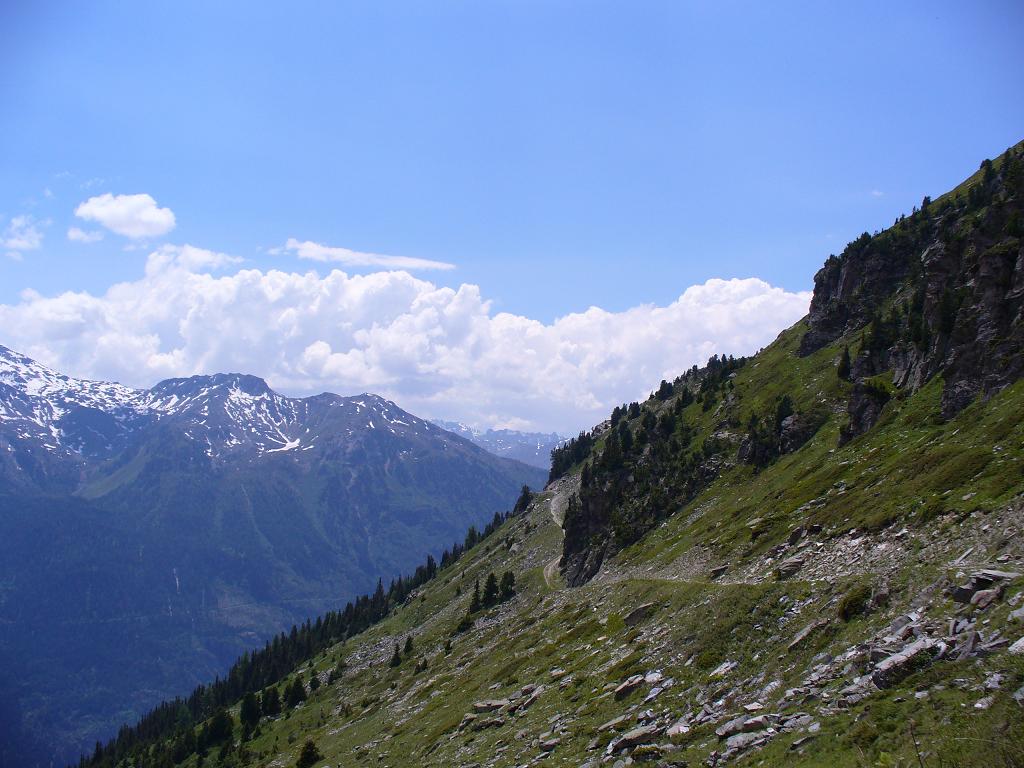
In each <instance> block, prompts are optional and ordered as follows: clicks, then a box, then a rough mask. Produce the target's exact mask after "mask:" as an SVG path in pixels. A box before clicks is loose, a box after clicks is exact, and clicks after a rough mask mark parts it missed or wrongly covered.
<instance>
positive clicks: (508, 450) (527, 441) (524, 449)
mask: <svg viewBox="0 0 1024 768" xmlns="http://www.w3.org/2000/svg"><path fill="white" fill-rule="evenodd" d="M434 424H436V425H437V426H439V427H441V428H442V429H446V430H448V431H449V432H453V433H454V434H456V435H459V436H460V437H464V438H466V439H467V440H469V441H470V442H473V443H476V444H477V445H479V446H480V447H481V448H483V449H484V450H485V451H489V452H490V453H493V454H494V455H495V456H501V457H503V458H506V459H515V460H516V461H521V462H523V463H525V464H529V465H530V466H533V467H538V468H540V469H544V470H546V469H548V468H550V467H551V451H552V449H554V448H557V447H558V446H559V445H561V444H562V443H564V442H565V441H566V440H567V439H568V438H565V437H562V436H561V435H559V434H556V433H555V432H551V433H547V434H545V433H543V432H519V431H517V430H514V429H487V430H482V429H475V428H473V427H470V426H468V425H466V424H461V423H459V422H456V421H439V420H434Z"/></svg>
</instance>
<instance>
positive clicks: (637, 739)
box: [614, 725, 661, 749]
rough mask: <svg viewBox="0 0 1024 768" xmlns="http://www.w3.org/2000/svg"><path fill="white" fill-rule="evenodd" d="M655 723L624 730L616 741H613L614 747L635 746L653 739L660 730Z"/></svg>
mask: <svg viewBox="0 0 1024 768" xmlns="http://www.w3.org/2000/svg"><path fill="white" fill-rule="evenodd" d="M660 730H661V729H660V728H658V726H656V725H641V726H640V727H639V728H634V729H633V730H631V731H626V732H625V733H624V734H622V737H621V738H620V739H618V741H616V742H614V744H615V749H622V748H623V747H625V748H627V749H628V748H630V747H636V746H639V745H640V744H645V743H646V742H648V741H650V740H651V739H653V738H654V737H655V736H657V735H658V733H659V732H660Z"/></svg>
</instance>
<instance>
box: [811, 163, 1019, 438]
mask: <svg viewBox="0 0 1024 768" xmlns="http://www.w3.org/2000/svg"><path fill="white" fill-rule="evenodd" d="M986 163H987V161H986ZM983 170H984V173H983V174H979V178H978V179H977V180H976V181H975V182H974V184H973V186H972V188H971V189H970V190H969V193H968V194H967V195H966V196H962V195H961V196H956V197H954V198H953V199H947V200H944V201H942V203H939V204H932V205H928V206H926V207H924V208H923V209H922V210H921V211H919V212H915V213H914V215H913V216H911V217H909V218H907V219H906V220H901V221H899V222H897V224H896V225H895V226H894V227H893V228H891V229H889V230H887V231H885V232H882V233H879V234H876V235H874V236H871V235H868V234H867V233H864V234H863V235H861V236H860V237H859V238H858V239H857V240H855V241H853V242H852V243H850V244H849V245H848V246H847V248H846V250H845V251H844V252H843V253H842V255H841V256H838V257H836V256H832V257H829V259H828V261H827V262H826V263H825V265H824V266H823V267H822V268H821V270H819V272H818V273H817V274H816V275H815V277H814V297H813V299H812V301H811V307H810V311H809V314H808V325H809V329H808V331H807V333H806V334H805V335H804V337H803V339H802V340H801V344H800V353H801V354H803V355H807V354H810V353H812V352H815V351H816V350H818V349H821V348H822V347H824V346H826V345H828V344H830V343H832V342H833V341H835V340H836V339H839V338H840V337H842V336H844V335H847V334H850V333H853V332H856V331H858V330H863V332H864V336H863V337H862V338H863V343H862V344H861V345H860V354H859V355H858V357H857V359H856V360H854V361H853V366H852V369H853V370H852V373H853V379H854V381H855V384H856V383H857V382H863V380H864V379H867V378H868V377H871V376H876V375H878V374H882V373H886V374H891V376H892V383H893V384H894V385H895V386H896V387H898V388H906V389H909V390H910V391H914V390H917V389H919V388H920V387H922V386H924V385H925V384H926V383H927V382H928V381H929V380H931V379H932V378H933V377H934V376H936V375H940V374H941V375H942V377H943V380H944V382H945V384H944V389H943V396H942V413H943V416H944V417H946V418H950V417H952V416H954V415H956V414H957V413H958V412H959V411H961V410H963V409H964V408H965V407H967V406H968V405H969V404H970V403H971V402H972V401H973V400H975V399H976V398H977V397H979V396H981V397H987V396H990V395H992V394H994V393H996V392H998V391H999V390H1000V389H1002V388H1003V387H1005V386H1007V385H1009V384H1011V383H1013V382H1014V381H1016V380H1018V379H1020V378H1021V377H1022V376H1024V354H1022V353H1021V350H1022V349H1024V312H1022V311H1024V245H1022V239H1021V232H1020V231H1018V230H1019V229H1020V225H1019V221H1020V217H1021V215H1022V212H1024V181H1022V180H1024V154H1022V152H1021V150H1020V149H1019V148H1018V149H1015V150H1011V151H1010V153H1009V154H1008V155H1007V157H1006V159H1004V161H1003V163H1002V164H1001V166H1000V167H999V168H998V169H997V168H996V167H995V166H994V165H992V164H991V163H988V164H987V165H985V164H983ZM891 307H895V308H896V311H892V310H891V309H890V308H891ZM878 394H879V393H878V392H870V391H867V390H865V389H864V388H862V387H858V386H855V387H854V391H853V394H852V396H851V399H850V406H849V413H850V425H849V427H848V429H847V430H846V431H845V432H844V439H850V438H851V437H855V436H857V435H859V434H862V433H863V432H864V431H866V430H867V429H870V427H871V426H873V424H874V423H875V422H876V421H877V419H878V415H879V412H880V411H881V408H882V407H883V406H884V404H885V403H884V398H880V397H879V396H878Z"/></svg>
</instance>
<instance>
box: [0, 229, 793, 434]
mask: <svg viewBox="0 0 1024 768" xmlns="http://www.w3.org/2000/svg"><path fill="white" fill-rule="evenodd" d="M233 261H235V260H233V259H232V258H231V257H228V256H225V255H224V254H217V253H212V252H210V251H205V250H202V249H199V248H193V247H191V246H164V247H163V248H160V249H158V250H157V251H155V252H153V253H152V254H151V255H150V256H149V259H148V262H147V265H146V272H145V275H144V276H143V277H141V278H140V279H138V280H136V281H134V282H128V283H119V284H117V285H113V286H111V287H110V288H109V289H108V290H107V291H106V292H105V293H103V294H102V295H93V294H90V293H85V292H77V293H76V292H68V293H63V294H60V295H56V296H49V297H47V296H42V295H40V294H38V293H34V292H26V293H24V294H22V296H21V299H20V301H19V302H18V303H17V304H12V305H0V329H2V334H3V338H0V343H3V344H5V345H7V346H9V347H12V348H14V349H17V350H19V351H21V352H24V353H25V354H28V355H30V356H33V357H36V358H38V359H40V360H42V361H43V362H45V363H48V364H50V365H53V366H55V367H57V368H59V369H61V370H65V371H67V372H69V373H72V374H75V375H79V376H90V377H95V378H104V379H115V380H120V381H123V382H126V383H129V384H134V385H137V386H150V385H152V384H153V383H154V382H156V381H157V380H159V379H162V378H165V377H170V376H187V375H191V374H195V373H210V372H214V371H248V372H252V373H255V374H258V375H261V376H263V377H265V378H266V379H267V380H268V381H269V382H270V384H271V385H272V386H274V387H275V388H276V389H278V390H279V391H282V392H284V393H287V394H310V393H315V392H320V391H332V392H338V393H341V394H354V393H359V392H363V391H372V392H377V393H379V394H382V395H384V396H386V397H390V398H392V399H394V400H395V401H396V402H398V403H399V405H401V406H402V407H404V408H406V409H408V410H410V411H412V412H413V413H416V414H418V415H421V416H425V417H440V418H452V419H456V420H459V421H463V422H466V423H471V424H476V425H480V426H488V425H495V424H515V425H517V426H519V427H521V428H535V429H556V430H559V431H562V432H573V431H575V430H578V429H580V428H582V427H584V426H590V425H592V424H594V423H596V422H597V421H599V420H600V419H602V418H604V417H605V416H606V415H607V414H608V412H609V411H610V410H611V408H612V407H613V406H614V405H615V404H617V403H620V402H623V401H628V400H634V399H637V398H640V397H644V396H646V394H647V393H648V392H650V391H651V390H652V389H653V388H655V387H656V386H657V384H658V382H659V381H660V380H661V379H662V378H670V377H672V376H675V375H677V374H679V373H680V372H682V371H684V370H685V369H687V368H688V367H690V366H691V365H693V364H695V363H697V364H702V363H703V362H705V361H706V360H707V358H708V357H710V356H711V355H712V354H714V353H732V354H737V355H738V354H748V353H751V352H753V351H755V350H757V349H758V348H759V347H761V346H764V345H765V344H767V343H769V342H770V341H771V340H772V339H773V338H774V337H775V336H776V334H777V333H778V332H779V331H780V330H781V329H783V328H785V327H787V326H789V325H791V324H792V323H793V322H795V321H796V320H797V319H799V318H800V317H801V316H803V314H804V313H805V312H806V311H807V306H808V304H809V302H810V293H808V292H801V293H791V292H787V291H785V290H783V289H781V288H776V287H773V286H771V285H769V284H767V283H765V282H764V281H762V280H758V279H755V278H750V279H745V280H737V279H733V280H709V281H707V282H706V283H704V284H703V285H695V286H691V287H690V288H688V289H686V290H685V291H684V292H683V293H682V295H681V296H680V297H679V298H678V299H677V300H676V301H674V302H672V303H671V304H669V305H667V306H663V307H659V306H651V305H643V306H638V307H633V308H632V309H628V310H626V311H624V312H608V311H605V310H603V309H600V308H598V307H591V308H590V309H588V310H586V311H585V312H580V313H574V314H570V315H566V316H565V317H561V318H559V319H557V320H555V321H554V322H553V323H550V324H545V323H542V322H539V321H537V320H533V319H531V318H528V317H523V316H519V315H513V314H509V313H497V314H494V313H492V312H491V309H490V304H489V302H488V301H487V300H486V299H485V298H484V297H483V296H482V295H481V292H480V289H479V288H478V287H477V286H475V285H466V284H463V285H461V286H459V287H458V288H457V289H452V288H447V287H439V286H437V285H435V284H433V283H431V282H428V281H425V280H421V279H418V278H416V277H413V276H412V275H410V274H409V273H408V272H404V271H396V272H373V273H370V274H366V275H348V274H345V273H344V272H341V271H338V270H335V271H332V272H330V273H329V274H327V275H324V276H320V275H318V274H317V273H315V272H308V273H305V274H297V273H286V272H280V271H276V270H272V271H268V272H263V271H261V270H257V269H243V270H239V271H237V272H235V273H233V274H220V275H218V274H215V273H213V270H215V269H217V268H222V267H225V266H227V265H229V264H231V263H233Z"/></svg>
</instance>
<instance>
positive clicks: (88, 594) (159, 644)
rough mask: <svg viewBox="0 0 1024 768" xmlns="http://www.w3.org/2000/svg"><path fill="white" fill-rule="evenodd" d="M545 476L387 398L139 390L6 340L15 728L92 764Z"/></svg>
mask: <svg viewBox="0 0 1024 768" xmlns="http://www.w3.org/2000/svg"><path fill="white" fill-rule="evenodd" d="M545 478H546V473H545V472H544V471H542V470H540V469H538V468H536V467H531V466H527V465H526V464H523V463H520V462H516V461H512V460H510V459H503V458H499V457H496V456H494V455H492V454H491V453H488V452H487V451H485V450H483V449H481V448H480V447H478V446H477V445H474V444H473V443H472V442H470V441H469V440H466V439H464V438H462V437H459V436H456V435H454V434H452V433H450V432H447V431H445V430H443V429H441V428H440V427H438V426H435V425H433V424H431V423H429V422H426V421H424V420H422V419H419V418H417V417H415V416H413V415H411V414H409V413H406V412H405V411H403V410H402V409H401V408H399V407H398V406H397V405H395V404H394V403H392V402H389V401H387V400H384V399H382V398H380V397H377V396H376V395H371V394H364V395H360V396H357V397H341V396H338V395H333V394H321V395H316V396H313V397H307V398H289V397H284V396H282V395H279V394H277V393H276V392H274V391H273V390H272V389H271V388H270V387H269V386H268V385H267V383H266V382H265V381H263V380H262V379H260V378H257V377H255V376H248V375H242V374H234V373H230V374H216V375H212V376H193V377H190V378H185V379H169V380H167V381H163V382H160V383H159V384H157V385H156V386H154V387H153V388H152V389H148V390H139V389H132V388H129V387H125V386H122V385H120V384H113V383H108V382H95V381H86V380H81V379H76V378H72V377H69V376H66V375H64V374H61V373H58V372H56V371H54V370H51V369H50V368H47V367H46V366H44V365H41V364H40V363H38V362H36V361H34V360H32V359H30V358H27V357H25V356H23V355H20V354H18V353H16V352H13V351H11V350H9V349H7V348H5V347H0V655H2V657H3V658H4V659H5V662H4V666H5V667H6V671H5V676H6V677H8V678H9V679H6V680H2V681H0V683H2V684H4V685H6V686H7V688H5V689H4V690H2V691H0V697H2V698H4V699H5V700H6V703H7V705H6V706H5V708H3V709H2V710H0V717H6V718H7V719H8V722H0V733H6V734H9V735H8V736H7V737H6V738H7V739H8V740H9V742H11V743H13V741H14V740H15V738H16V736H15V734H23V735H24V736H23V737H24V738H26V739H27V738H29V737H31V736H32V735H36V736H40V737H44V738H42V739H40V740H41V741H42V742H43V743H45V744H46V745H47V747H48V750H47V752H46V754H45V755H43V757H44V758H45V759H46V760H47V761H48V760H49V759H50V758H51V757H54V758H56V759H67V758H70V757H74V756H77V753H78V750H79V749H82V748H85V747H86V746H87V745H91V744H92V742H93V741H94V740H95V739H96V738H97V737H102V736H106V735H109V734H110V733H111V731H112V729H113V728H114V727H115V726H116V725H117V724H119V723H121V722H124V721H126V720H133V719H134V718H135V717H136V716H137V715H138V714H141V713H142V712H143V711H145V709H147V708H148V707H149V706H151V705H152V704H154V703H155V702H157V701H159V700H161V699H164V698H166V697H168V696H174V695H177V694H180V693H184V692H186V691H188V690H189V689H190V688H191V687H192V686H193V685H194V684H195V683H197V682H200V681H203V680H206V679H210V678H211V677H213V676H215V675H217V674H219V673H222V672H223V671H224V669H226V667H227V665H228V663H229V662H230V661H231V660H233V659H234V658H235V657H236V656H237V655H238V654H239V653H240V652H241V651H244V650H246V649H248V648H252V647H254V646H257V645H259V644H261V643H262V642H263V641H264V640H265V639H266V638H268V637H269V636H270V635H271V634H273V633H274V632H277V631H280V629H281V628H282V627H287V626H290V625H291V624H292V623H293V622H299V621H301V620H303V619H304V618H305V617H307V616H311V615H316V614H318V613H320V612H322V611H324V610H325V609H330V608H336V607H338V606H339V605H342V606H343V605H344V602H345V601H346V600H347V599H349V598H351V597H353V596H354V595H355V594H356V593H357V592H362V591H367V590H370V591H372V589H373V586H374V584H375V583H376V580H377V578H378V577H379V576H384V577H385V579H387V578H389V577H391V576H394V575H397V574H398V573H399V572H401V571H403V570H408V569H410V568H412V567H413V566H415V565H416V564H419V563H420V562H422V560H423V558H424V556H425V555H426V554H427V553H430V552H433V553H438V552H439V551H440V549H441V548H442V547H444V546H446V545H450V544H451V543H452V542H453V541H455V540H456V539H458V540H461V539H462V537H463V536H464V535H465V532H466V528H467V527H468V526H470V525H478V526H479V525H482V524H483V523H484V522H486V521H488V520H490V519H491V517H492V516H493V515H494V513H495V512H496V511H501V510H506V509H508V508H510V507H511V506H512V504H513V503H514V502H515V499H516V497H517V495H518V492H519V490H520V488H521V487H522V486H523V485H524V484H529V485H532V486H534V487H536V486H539V485H541V484H543V482H544V480H545ZM11 670H17V671H18V672H17V674H16V675H12V673H11ZM12 703H13V706H12ZM12 710H14V711H12ZM4 713H6V714H4ZM12 719H13V720H16V721H17V722H12ZM4 747H5V745H4V743H3V740H2V739H0V752H2V751H3V749H4Z"/></svg>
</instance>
